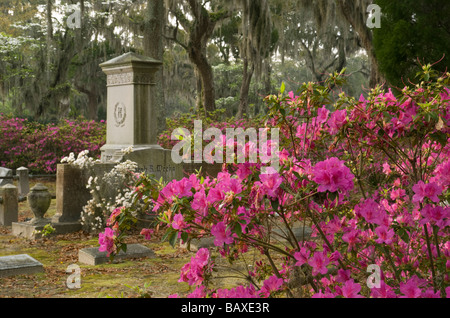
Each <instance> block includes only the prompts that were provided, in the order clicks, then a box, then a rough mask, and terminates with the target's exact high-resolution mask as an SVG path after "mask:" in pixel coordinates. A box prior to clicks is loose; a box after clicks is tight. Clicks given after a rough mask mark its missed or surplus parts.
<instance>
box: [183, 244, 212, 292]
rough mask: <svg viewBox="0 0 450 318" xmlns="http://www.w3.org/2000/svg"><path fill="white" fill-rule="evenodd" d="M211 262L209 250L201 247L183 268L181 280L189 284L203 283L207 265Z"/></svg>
mask: <svg viewBox="0 0 450 318" xmlns="http://www.w3.org/2000/svg"><path fill="white" fill-rule="evenodd" d="M208 262H209V251H208V249H206V248H201V249H199V250H198V251H197V253H196V254H195V257H192V258H191V261H190V262H189V263H187V264H185V265H184V266H183V267H182V268H181V274H180V279H179V280H178V281H179V282H187V283H188V284H189V285H201V283H202V282H203V279H204V274H205V273H204V272H205V268H206V265H207V264H208Z"/></svg>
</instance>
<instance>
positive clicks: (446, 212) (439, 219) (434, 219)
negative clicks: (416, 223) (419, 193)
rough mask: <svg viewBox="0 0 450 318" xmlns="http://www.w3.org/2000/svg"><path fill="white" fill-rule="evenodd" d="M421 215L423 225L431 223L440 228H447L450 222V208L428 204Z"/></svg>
mask: <svg viewBox="0 0 450 318" xmlns="http://www.w3.org/2000/svg"><path fill="white" fill-rule="evenodd" d="M420 214H422V216H423V220H422V221H421V222H420V223H422V224H425V223H428V222H431V223H432V224H436V225H437V226H439V227H445V226H446V225H448V224H449V222H450V208H444V207H442V206H439V205H437V206H433V205H431V204H427V205H426V206H425V207H424V208H423V209H422V211H420Z"/></svg>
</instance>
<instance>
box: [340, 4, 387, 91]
mask: <svg viewBox="0 0 450 318" xmlns="http://www.w3.org/2000/svg"><path fill="white" fill-rule="evenodd" d="M337 4H338V7H339V9H340V11H341V13H342V15H343V16H344V17H345V19H346V20H347V21H348V23H350V25H351V26H352V28H353V29H354V30H355V31H356V33H358V36H359V39H360V40H361V46H362V47H363V48H364V49H365V50H366V52H367V55H368V56H369V63H370V81H369V85H370V87H375V86H376V85H377V84H382V83H383V82H384V78H383V76H382V74H381V72H380V70H379V67H378V62H377V59H376V56H375V52H374V48H373V42H372V31H371V30H370V29H369V28H368V27H367V26H366V8H367V5H368V4H369V2H367V1H355V0H351V1H350V0H341V1H337Z"/></svg>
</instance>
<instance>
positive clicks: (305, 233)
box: [274, 226, 312, 241]
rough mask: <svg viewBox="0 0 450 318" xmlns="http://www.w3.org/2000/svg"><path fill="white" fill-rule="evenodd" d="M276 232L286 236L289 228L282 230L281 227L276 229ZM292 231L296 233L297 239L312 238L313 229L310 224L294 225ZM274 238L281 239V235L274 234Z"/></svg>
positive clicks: (306, 239)
mask: <svg viewBox="0 0 450 318" xmlns="http://www.w3.org/2000/svg"><path fill="white" fill-rule="evenodd" d="M274 232H275V233H277V234H279V235H283V236H286V233H287V230H286V229H283V231H281V230H280V229H274ZM292 232H293V233H294V236H295V238H296V239H297V241H302V240H305V241H308V240H310V239H311V233H312V229H311V228H310V227H308V226H305V227H303V226H298V227H293V228H292ZM274 238H276V239H279V238H280V237H279V236H278V235H274Z"/></svg>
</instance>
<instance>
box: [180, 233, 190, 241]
mask: <svg viewBox="0 0 450 318" xmlns="http://www.w3.org/2000/svg"><path fill="white" fill-rule="evenodd" d="M181 239H182V240H183V242H185V243H186V242H187V241H188V239H189V234H188V233H187V232H182V233H181Z"/></svg>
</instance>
